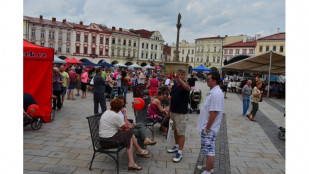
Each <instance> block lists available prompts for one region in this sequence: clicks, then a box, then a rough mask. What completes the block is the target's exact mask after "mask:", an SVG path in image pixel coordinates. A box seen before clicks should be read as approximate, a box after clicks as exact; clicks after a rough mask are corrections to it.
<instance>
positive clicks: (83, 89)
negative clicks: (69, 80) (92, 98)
mask: <svg viewBox="0 0 309 174" xmlns="http://www.w3.org/2000/svg"><path fill="white" fill-rule="evenodd" d="M81 89H82V91H83V92H85V91H86V89H87V83H84V82H82V84H81Z"/></svg>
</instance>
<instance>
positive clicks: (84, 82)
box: [81, 68, 88, 98]
mask: <svg viewBox="0 0 309 174" xmlns="http://www.w3.org/2000/svg"><path fill="white" fill-rule="evenodd" d="M81 82H82V84H81V89H82V98H86V85H87V82H88V73H87V71H86V68H83V71H82V76H81Z"/></svg>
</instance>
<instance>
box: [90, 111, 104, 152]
mask: <svg viewBox="0 0 309 174" xmlns="http://www.w3.org/2000/svg"><path fill="white" fill-rule="evenodd" d="M101 116H102V113H99V114H96V115H92V116H89V117H87V120H88V123H89V129H90V135H91V140H92V145H93V149H94V150H98V149H100V148H101V145H100V136H99V124H100V119H101Z"/></svg>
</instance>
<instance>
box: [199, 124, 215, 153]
mask: <svg viewBox="0 0 309 174" xmlns="http://www.w3.org/2000/svg"><path fill="white" fill-rule="evenodd" d="M216 137H217V135H216V134H215V133H214V132H213V131H211V130H210V131H209V132H208V133H206V130H205V129H203V130H202V132H201V149H202V153H203V155H204V156H215V141H216Z"/></svg>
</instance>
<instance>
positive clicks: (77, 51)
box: [76, 46, 79, 54]
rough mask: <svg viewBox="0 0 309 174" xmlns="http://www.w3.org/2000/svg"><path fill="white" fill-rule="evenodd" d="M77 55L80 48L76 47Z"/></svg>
mask: <svg viewBox="0 0 309 174" xmlns="http://www.w3.org/2000/svg"><path fill="white" fill-rule="evenodd" d="M76 53H77V54H79V46H76Z"/></svg>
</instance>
